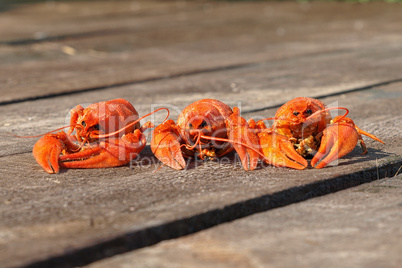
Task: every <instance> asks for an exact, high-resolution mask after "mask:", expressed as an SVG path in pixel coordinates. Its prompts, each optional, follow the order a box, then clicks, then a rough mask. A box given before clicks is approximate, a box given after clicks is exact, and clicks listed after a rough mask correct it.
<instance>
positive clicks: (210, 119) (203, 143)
mask: <svg viewBox="0 0 402 268" xmlns="http://www.w3.org/2000/svg"><path fill="white" fill-rule="evenodd" d="M231 113H232V110H231V109H230V107H229V106H227V105H226V104H223V103H222V102H218V101H216V100H201V101H198V102H195V103H193V104H191V105H189V106H187V107H186V108H185V109H184V110H183V111H182V113H181V114H180V115H179V118H178V120H177V126H178V128H179V130H180V135H181V137H182V139H183V141H184V142H185V143H186V144H187V145H188V146H187V147H191V146H196V145H197V147H195V148H196V149H197V148H201V149H203V150H204V152H205V153H206V154H207V155H211V156H212V155H214V154H215V153H214V151H215V149H219V147H220V146H221V145H222V142H219V141H211V140H207V139H203V138H201V136H209V137H217V138H227V129H226V123H225V119H226V118H227V117H228V116H229V115H230V114H231Z"/></svg>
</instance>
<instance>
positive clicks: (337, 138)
mask: <svg viewBox="0 0 402 268" xmlns="http://www.w3.org/2000/svg"><path fill="white" fill-rule="evenodd" d="M358 140H359V134H358V132H357V130H356V128H355V126H354V125H353V124H350V123H346V122H339V123H334V124H332V125H329V126H328V127H327V128H326V129H325V130H324V131H323V136H322V139H321V145H320V148H319V149H318V152H317V153H316V154H315V156H314V158H313V159H312V160H311V165H312V166H313V167H315V168H323V167H325V166H326V165H328V164H329V163H331V162H332V161H334V160H336V159H338V158H341V157H343V156H345V155H347V154H348V153H350V152H351V151H353V149H354V148H355V147H356V144H357V142H358ZM318 162H319V163H318ZM317 163H318V164H317Z"/></svg>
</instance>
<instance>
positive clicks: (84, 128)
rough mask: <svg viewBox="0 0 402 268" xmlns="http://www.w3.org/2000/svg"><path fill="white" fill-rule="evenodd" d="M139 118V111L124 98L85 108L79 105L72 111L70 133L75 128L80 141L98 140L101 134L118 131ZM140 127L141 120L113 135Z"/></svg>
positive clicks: (120, 134) (122, 133)
mask: <svg viewBox="0 0 402 268" xmlns="http://www.w3.org/2000/svg"><path fill="white" fill-rule="evenodd" d="M137 119H138V113H137V111H136V110H135V108H134V107H133V106H132V105H131V104H130V103H129V102H128V101H126V100H123V99H117V100H112V101H105V102H99V103H94V104H91V105H89V106H88V107H87V108H85V109H84V108H83V107H82V106H80V105H78V106H77V107H75V108H74V109H73V110H72V111H71V121H70V124H71V128H70V130H69V134H71V133H72V132H73V131H74V130H75V131H76V133H75V137H76V139H77V140H78V141H83V140H87V141H89V142H92V141H95V140H97V139H98V136H99V135H105V134H109V133H113V132H115V131H118V130H119V129H121V128H123V127H125V126H127V125H128V124H130V123H132V122H134V121H136V120H137ZM138 128H140V123H139V122H138V123H137V124H135V125H133V126H130V127H128V128H126V129H125V130H124V131H120V132H119V133H116V135H113V136H123V135H124V134H127V133H130V132H133V131H134V129H138Z"/></svg>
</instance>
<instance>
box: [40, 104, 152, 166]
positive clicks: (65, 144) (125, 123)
mask: <svg viewBox="0 0 402 268" xmlns="http://www.w3.org/2000/svg"><path fill="white" fill-rule="evenodd" d="M158 110H160V109H158ZM148 115H149V114H148ZM148 115H146V116H148ZM144 117H145V116H143V117H141V118H139V115H138V113H137V111H136V110H135V108H134V107H133V105H131V104H130V103H129V102H128V101H127V100H124V99H115V100H110V101H105V102H99V103H94V104H91V105H89V106H88V107H87V108H85V109H84V108H83V107H82V106H81V105H78V106H76V107H75V108H74V109H73V110H72V111H71V120H70V125H69V127H70V129H69V130H68V132H67V133H66V132H63V131H60V132H58V133H55V134H52V133H48V134H46V135H45V136H43V137H42V138H41V139H40V140H39V141H38V142H36V144H35V146H34V147H33V155H34V157H35V159H36V161H37V162H38V164H39V165H41V166H42V168H43V169H44V170H45V171H47V172H48V173H58V172H59V167H63V168H106V167H116V166H122V165H125V164H127V163H128V162H129V161H130V160H131V159H133V158H135V157H136V156H137V155H138V154H139V153H140V152H141V150H142V149H143V148H144V147H145V145H146V136H145V135H144V134H143V132H144V131H145V130H146V129H148V128H150V127H153V124H152V123H151V122H146V123H145V124H144V125H143V126H140V119H142V118H144ZM73 132H75V134H73Z"/></svg>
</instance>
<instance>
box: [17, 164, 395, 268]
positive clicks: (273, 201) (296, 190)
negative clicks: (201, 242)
mask: <svg viewBox="0 0 402 268" xmlns="http://www.w3.org/2000/svg"><path fill="white" fill-rule="evenodd" d="M401 165H402V156H391V157H388V161H385V162H384V163H382V164H380V165H378V166H376V167H370V168H366V169H363V170H360V171H358V172H355V173H351V174H345V175H341V176H336V177H333V178H330V179H326V180H321V181H316V182H313V183H310V184H306V185H302V186H297V187H293V188H289V189H286V190H283V191H279V192H276V193H273V194H267V195H262V196H259V197H255V198H252V199H248V200H244V201H241V202H237V203H234V204H231V205H227V206H225V207H223V208H218V209H213V210H210V211H207V212H204V213H201V214H197V215H194V216H191V217H188V218H183V219H178V220H175V221H171V222H167V223H163V224H160V225H157V226H151V227H147V228H144V229H140V230H136V231H132V232H128V233H124V234H122V235H119V236H116V237H114V238H111V239H109V240H104V241H101V242H99V243H96V244H93V245H88V246H86V247H82V248H79V249H75V250H72V251H67V252H65V253H64V254H61V255H58V256H52V257H50V258H47V259H44V260H39V261H35V262H32V263H29V264H26V265H24V266H22V267H27V268H28V267H29V268H34V267H75V266H83V265H87V264H89V263H92V262H95V261H99V260H102V259H106V258H109V257H112V256H115V255H117V254H122V253H127V252H131V251H134V250H137V249H141V248H145V247H149V246H152V245H155V244H157V243H159V242H162V241H164V240H170V239H175V238H180V237H183V236H186V235H190V234H194V233H197V232H200V231H203V230H206V229H209V228H212V227H215V226H217V225H220V224H223V223H227V222H231V221H234V220H237V219H241V218H244V217H247V216H251V215H253V214H256V213H261V212H266V211H269V210H272V209H275V208H280V207H284V206H287V205H291V204H295V203H298V202H303V201H306V200H308V199H312V198H316V197H320V196H324V195H327V194H331V193H335V192H338V191H341V190H345V189H348V188H352V187H356V186H358V185H361V184H364V183H369V182H372V181H375V180H377V179H378V178H380V179H383V178H386V177H387V176H388V177H389V176H390V175H393V174H396V173H397V172H399V170H400V167H401Z"/></svg>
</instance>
